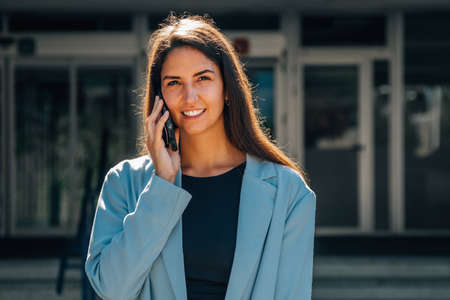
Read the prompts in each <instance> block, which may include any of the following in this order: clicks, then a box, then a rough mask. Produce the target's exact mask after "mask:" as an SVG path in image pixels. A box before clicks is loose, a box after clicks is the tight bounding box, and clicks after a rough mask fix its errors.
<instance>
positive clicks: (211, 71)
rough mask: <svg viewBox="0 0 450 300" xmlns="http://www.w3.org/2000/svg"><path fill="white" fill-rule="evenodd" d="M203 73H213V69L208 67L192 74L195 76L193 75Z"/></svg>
mask: <svg viewBox="0 0 450 300" xmlns="http://www.w3.org/2000/svg"><path fill="white" fill-rule="evenodd" d="M205 73H213V74H214V71H213V70H210V69H205V70H203V71H200V72H197V73H195V74H194V77H195V76H198V75H202V74H205Z"/></svg>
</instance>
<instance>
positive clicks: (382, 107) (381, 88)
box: [373, 60, 390, 230]
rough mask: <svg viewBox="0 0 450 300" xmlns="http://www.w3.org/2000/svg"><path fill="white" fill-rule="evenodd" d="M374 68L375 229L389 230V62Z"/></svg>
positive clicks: (378, 64) (378, 62)
mask: <svg viewBox="0 0 450 300" xmlns="http://www.w3.org/2000/svg"><path fill="white" fill-rule="evenodd" d="M373 68H374V76H373V77H374V82H373V88H374V110H373V118H374V121H375V164H374V166H375V228H376V229H377V230H388V229H389V203H388V200H389V195H388V178H389V176H388V175H389V174H388V147H389V145H388V138H389V129H388V120H389V117H390V116H389V105H390V85H389V84H390V83H389V62H388V61H385V60H377V61H375V62H374V64H373Z"/></svg>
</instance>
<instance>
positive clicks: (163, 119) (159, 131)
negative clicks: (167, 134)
mask: <svg viewBox="0 0 450 300" xmlns="http://www.w3.org/2000/svg"><path fill="white" fill-rule="evenodd" d="M168 118H169V111H166V112H165V113H164V114H163V115H162V116H161V118H160V119H159V120H158V122H157V123H156V127H155V131H154V134H155V137H157V138H156V139H155V142H156V141H161V142H162V141H163V139H162V131H163V127H164V124H165V123H166V121H167V119H168ZM158 137H160V138H158Z"/></svg>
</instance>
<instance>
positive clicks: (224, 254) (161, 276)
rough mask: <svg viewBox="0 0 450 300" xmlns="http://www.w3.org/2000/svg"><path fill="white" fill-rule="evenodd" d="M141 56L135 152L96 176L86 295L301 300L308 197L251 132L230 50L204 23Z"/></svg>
mask: <svg viewBox="0 0 450 300" xmlns="http://www.w3.org/2000/svg"><path fill="white" fill-rule="evenodd" d="M149 45H150V48H149V50H148V58H149V62H148V69H147V84H146V93H145V97H144V101H143V112H144V116H145V117H144V122H143V125H144V128H145V135H144V137H145V139H144V140H145V148H146V151H147V152H146V153H145V155H143V156H141V157H139V158H136V159H131V160H126V161H123V162H121V163H119V164H118V165H116V166H115V167H113V168H112V169H111V170H110V171H109V172H108V174H107V175H106V177H105V181H104V185H103V188H102V191H101V193H100V196H99V199H98V206H97V211H96V216H95V220H94V225H93V228H92V234H91V241H90V244H89V250H88V256H87V260H86V273H87V276H88V278H89V280H90V282H91V284H92V286H93V288H94V289H95V291H96V292H97V293H98V294H99V295H100V296H101V297H103V298H105V299H156V300H171V299H174V300H175V299H176V300H186V299H226V300H234V299H258V300H264V299H283V300H284V299H310V298H311V284H312V266H313V241H314V223H315V207H316V200H315V194H314V192H313V191H312V190H311V189H310V188H309V187H308V185H307V184H306V183H305V181H304V179H303V173H302V172H301V170H300V169H299V168H298V167H297V166H296V164H295V163H294V162H292V161H291V160H290V159H289V158H288V157H287V156H286V155H285V154H284V153H283V152H282V151H281V150H279V149H278V148H277V147H276V146H275V145H274V144H273V143H272V142H271V141H270V140H269V139H268V138H267V137H266V136H265V135H264V132H263V131H262V129H261V128H260V126H259V122H258V119H257V117H256V112H255V109H254V108H253V106H252V95H251V88H250V85H249V83H248V80H247V77H246V76H245V74H244V72H243V70H242V66H241V64H240V62H239V59H238V57H237V55H236V53H235V51H234V50H233V47H232V46H231V44H230V42H229V41H228V40H227V39H226V38H225V36H224V35H223V34H221V33H220V32H219V31H218V29H217V28H216V27H215V26H214V25H213V23H212V22H211V21H209V20H207V19H205V18H202V17H199V16H184V17H175V16H169V18H168V19H167V21H166V23H165V24H164V25H163V26H162V27H161V28H160V29H159V30H157V31H156V32H154V33H153V35H152V38H151V40H150V44H149ZM159 92H161V94H162V96H163V98H164V101H165V104H166V105H167V108H168V110H169V111H170V117H171V119H172V121H173V122H174V123H175V125H176V126H178V128H177V129H176V132H175V133H176V140H177V144H178V149H177V150H176V151H173V150H172V149H171V148H166V147H165V145H164V141H163V139H162V132H163V126H164V123H165V122H166V120H168V118H169V113H168V112H166V113H165V114H161V110H162V106H163V100H162V99H161V98H159V97H158V96H157V94H159ZM147 154H148V155H147Z"/></svg>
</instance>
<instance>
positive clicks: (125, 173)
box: [106, 155, 154, 181]
mask: <svg viewBox="0 0 450 300" xmlns="http://www.w3.org/2000/svg"><path fill="white" fill-rule="evenodd" d="M153 168H154V167H153V161H152V159H151V157H150V156H149V155H142V156H138V157H135V158H128V159H124V160H121V161H120V162H118V163H116V164H115V165H113V166H112V167H111V168H110V169H109V171H108V173H107V174H106V177H107V178H108V177H118V178H121V179H126V180H127V181H130V179H131V181H133V179H134V178H136V177H137V178H143V177H149V176H150V175H151V173H152V170H153Z"/></svg>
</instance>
